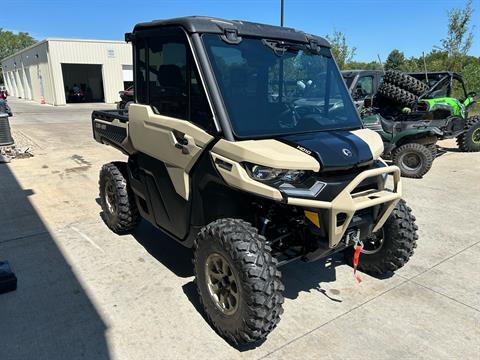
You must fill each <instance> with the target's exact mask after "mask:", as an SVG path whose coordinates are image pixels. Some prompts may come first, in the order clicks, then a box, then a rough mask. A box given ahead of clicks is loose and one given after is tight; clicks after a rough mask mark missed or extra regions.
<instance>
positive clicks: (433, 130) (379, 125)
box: [342, 70, 480, 178]
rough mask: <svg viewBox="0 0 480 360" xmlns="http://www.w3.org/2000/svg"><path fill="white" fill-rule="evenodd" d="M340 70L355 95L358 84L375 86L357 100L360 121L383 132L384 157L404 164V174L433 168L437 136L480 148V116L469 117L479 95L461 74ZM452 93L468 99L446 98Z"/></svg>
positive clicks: (418, 173) (472, 148) (470, 148)
mask: <svg viewBox="0 0 480 360" xmlns="http://www.w3.org/2000/svg"><path fill="white" fill-rule="evenodd" d="M342 73H343V75H344V79H345V81H346V83H347V85H348V84H351V85H350V91H351V92H352V97H353V98H354V100H355V94H357V95H358V92H359V90H358V87H359V86H362V88H366V89H367V90H369V89H370V88H372V87H373V90H370V91H368V92H365V91H360V92H361V93H362V94H364V96H362V97H360V98H359V99H358V100H359V101H357V105H358V109H359V112H360V115H361V117H362V121H363V122H364V125H365V126H366V127H367V128H369V129H372V130H375V131H377V132H378V133H379V134H380V135H381V136H382V139H383V141H384V145H385V150H384V153H383V155H384V157H385V158H390V159H391V160H392V161H393V163H394V164H395V165H397V166H398V167H400V170H401V172H402V175H403V176H406V177H413V178H420V177H422V176H423V175H425V174H426V173H427V172H428V171H429V170H430V168H431V166H432V163H433V160H434V159H435V157H436V154H437V147H436V142H437V141H438V140H442V139H448V138H457V143H458V145H459V147H460V149H461V150H463V151H477V143H478V149H480V121H479V119H478V117H472V118H470V119H468V109H469V108H470V107H471V106H472V105H473V104H474V103H475V100H474V98H475V96H476V94H475V93H468V94H467V92H466V90H465V85H464V83H463V79H462V78H461V77H460V76H459V75H458V74H454V73H448V72H438V73H428V74H427V75H425V73H422V74H420V73H415V74H404V73H401V72H399V71H392V70H390V71H387V72H386V73H385V74H384V75H383V72H378V73H377V74H376V75H374V74H375V72H372V71H370V70H365V71H352V72H350V71H344V72H342ZM381 74H382V75H381ZM375 76H376V77H375ZM379 77H380V78H381V81H378V78H379ZM427 79H428V80H427ZM427 83H428V84H427ZM355 84H357V85H355ZM377 85H378V87H376V86H377ZM453 93H455V94H456V95H458V94H459V93H461V94H462V99H464V100H458V99H456V98H453V97H446V96H447V95H448V96H452V94H453ZM371 94H373V96H371ZM438 96H444V97H438ZM372 102H373V107H372Z"/></svg>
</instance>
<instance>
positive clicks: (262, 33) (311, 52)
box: [92, 17, 417, 344]
mask: <svg viewBox="0 0 480 360" xmlns="http://www.w3.org/2000/svg"><path fill="white" fill-rule="evenodd" d="M126 40H127V41H130V42H132V44H133V50H134V74H135V75H134V76H135V103H134V104H132V105H130V107H129V110H128V111H124V110H122V111H118V110H110V111H95V112H93V114H92V126H93V133H94V137H95V139H96V140H97V141H98V142H100V143H104V144H109V145H112V146H114V147H116V148H118V149H119V150H121V151H122V152H124V153H125V154H127V155H128V162H126V163H123V162H114V163H109V164H106V165H104V166H103V168H102V169H101V171H100V182H99V187H100V198H101V205H102V210H103V215H104V220H105V222H106V224H107V225H108V226H109V227H110V229H112V230H113V231H114V232H117V233H125V232H128V231H131V230H133V229H134V228H135V226H136V225H137V223H138V222H139V220H140V218H141V217H142V218H144V219H146V220H148V221H150V222H151V223H152V224H154V225H155V226H156V227H158V228H159V229H161V230H162V231H164V232H165V233H166V234H168V235H169V236H171V237H172V238H173V239H175V240H177V241H179V242H180V243H181V244H183V245H185V246H188V247H193V250H194V273H195V277H196V284H197V288H198V293H199V296H200V300H201V303H202V304H203V308H204V310H205V313H206V316H207V318H208V319H209V321H210V322H211V324H212V326H213V327H214V328H215V329H216V330H217V331H218V333H219V334H221V335H222V336H223V337H225V338H226V339H228V340H229V341H230V342H232V343H234V344H242V343H249V342H256V341H260V340H263V339H264V338H265V337H266V336H267V335H268V333H269V332H270V331H272V329H273V328H275V326H276V325H277V323H278V322H279V320H280V315H281V314H282V311H283V310H282V303H283V294H282V293H283V290H284V286H283V284H282V279H281V273H280V271H279V267H280V266H281V265H283V264H286V263H288V262H290V261H293V260H295V259H303V260H305V261H313V260H317V259H320V258H324V257H326V256H330V255H332V254H333V253H335V252H338V251H342V250H345V252H346V256H347V259H348V261H349V262H350V263H351V264H353V265H354V268H356V266H357V265H358V269H360V270H362V271H365V272H367V273H370V274H373V275H382V274H384V273H388V272H391V271H395V270H397V269H399V268H400V267H402V266H403V265H404V264H405V263H406V262H407V261H408V260H409V258H410V256H411V255H412V254H413V250H414V248H415V244H416V241H417V233H416V230H417V226H416V225H415V217H414V216H413V215H412V213H411V209H410V208H409V207H408V206H407V205H406V203H405V202H404V201H403V200H401V192H402V191H401V182H400V171H399V169H398V168H397V167H396V166H386V164H385V163H384V162H383V161H382V160H381V159H380V154H381V153H382V151H383V143H382V140H381V138H380V136H379V135H378V134H376V133H375V132H374V131H371V130H368V129H364V128H363V125H362V122H361V120H360V118H359V116H358V113H357V112H356V110H355V106H354V104H353V102H352V99H351V97H350V96H349V94H348V90H347V88H346V86H345V84H344V83H343V81H342V77H341V75H340V72H339V70H338V68H337V65H336V63H335V61H334V59H333V57H332V52H331V50H330V45H329V43H328V42H327V41H326V40H324V39H323V38H320V37H317V36H314V35H310V34H306V33H303V32H300V31H296V30H294V29H290V28H283V27H276V26H270V25H262V24H255V23H250V22H244V21H230V20H223V19H216V18H209V17H186V18H178V19H172V20H162V21H153V22H149V23H143V24H139V25H137V26H135V29H134V31H133V33H131V34H127V35H126ZM388 178H391V179H392V181H387V179H388ZM354 252H355V253H354ZM358 259H359V263H358Z"/></svg>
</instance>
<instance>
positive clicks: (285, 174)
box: [247, 165, 305, 183]
mask: <svg viewBox="0 0 480 360" xmlns="http://www.w3.org/2000/svg"><path fill="white" fill-rule="evenodd" d="M247 170H248V174H249V175H250V176H251V177H252V178H253V179H255V180H258V181H262V182H272V181H282V182H289V183H291V182H294V181H296V180H298V179H299V178H300V177H301V176H302V175H304V174H305V171H303V170H285V169H274V168H271V167H267V166H261V165H247Z"/></svg>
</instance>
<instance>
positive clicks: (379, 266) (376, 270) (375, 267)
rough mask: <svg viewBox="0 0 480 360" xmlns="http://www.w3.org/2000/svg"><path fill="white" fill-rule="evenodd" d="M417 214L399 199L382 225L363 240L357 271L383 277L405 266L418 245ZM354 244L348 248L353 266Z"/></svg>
mask: <svg viewBox="0 0 480 360" xmlns="http://www.w3.org/2000/svg"><path fill="white" fill-rule="evenodd" d="M415 220H416V219H415V216H414V215H413V214H412V209H410V208H409V207H408V206H407V204H406V202H405V201H404V200H400V201H399V202H398V204H397V205H396V207H395V209H394V210H393V211H392V213H391V214H390V216H389V218H388V219H387V221H386V222H385V224H384V225H383V227H382V228H381V229H380V230H379V231H378V232H377V233H376V234H373V235H372V236H371V237H370V238H369V239H367V240H366V241H364V248H363V250H362V252H361V253H360V258H359V263H358V270H360V271H362V272H365V273H367V274H370V275H373V276H383V275H386V274H388V273H391V272H394V271H396V270H398V269H400V268H401V267H403V266H404V265H405V264H406V263H407V262H408V261H409V260H410V257H411V256H412V255H413V252H414V249H415V248H416V247H417V239H418V235H417V230H418V226H417V225H416V224H415ZM353 253H354V249H353V247H350V248H348V249H347V250H346V256H347V260H348V262H349V263H350V265H352V262H353Z"/></svg>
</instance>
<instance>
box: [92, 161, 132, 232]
mask: <svg viewBox="0 0 480 360" xmlns="http://www.w3.org/2000/svg"><path fill="white" fill-rule="evenodd" d="M127 179H128V174H127V164H125V163H122V162H115V163H108V164H105V165H103V166H102V169H101V170H100V180H99V183H98V184H99V188H100V204H101V206H102V210H103V212H102V219H103V221H104V222H105V224H107V226H108V227H109V228H110V229H111V230H112V231H113V232H115V233H117V234H125V233H128V232H129V231H131V230H133V229H134V228H135V227H136V226H137V224H138V223H139V221H140V215H139V213H138V208H137V205H136V203H135V198H134V195H133V192H132V191H131V189H130V187H129V186H128V182H127Z"/></svg>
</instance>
